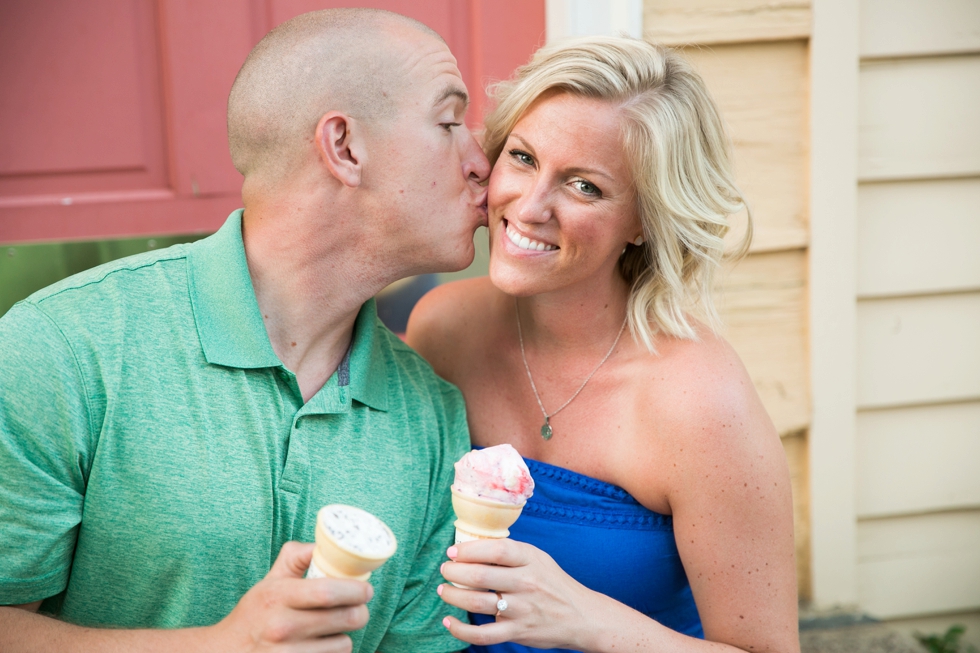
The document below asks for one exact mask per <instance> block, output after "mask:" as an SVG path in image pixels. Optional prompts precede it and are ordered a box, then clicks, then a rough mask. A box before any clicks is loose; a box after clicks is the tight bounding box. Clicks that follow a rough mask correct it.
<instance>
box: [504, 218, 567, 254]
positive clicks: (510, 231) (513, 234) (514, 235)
mask: <svg viewBox="0 0 980 653" xmlns="http://www.w3.org/2000/svg"><path fill="white" fill-rule="evenodd" d="M504 224H505V230H506V234H507V238H509V239H510V242H512V243H514V244H515V245H517V246H518V247H520V248H521V249H526V250H529V251H538V252H551V251H554V250H556V249H558V246H557V245H549V244H548V243H543V242H541V241H539V240H534V239H532V238H528V237H527V236H522V235H521V234H519V233H518V232H517V230H516V229H514V227H512V226H511V224H510V223H509V222H507V221H506V220H504Z"/></svg>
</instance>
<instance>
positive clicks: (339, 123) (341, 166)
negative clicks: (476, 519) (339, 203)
mask: <svg viewBox="0 0 980 653" xmlns="http://www.w3.org/2000/svg"><path fill="white" fill-rule="evenodd" d="M316 149H317V153H318V154H319V155H320V160H321V161H323V164H324V165H325V166H326V167H327V170H329V171H330V174H332V175H333V176H334V177H336V178H337V180H338V181H340V183H342V184H344V185H345V186H349V187H351V188H354V187H356V186H359V185H360V184H361V166H362V164H363V163H364V148H363V135H362V133H361V130H360V129H359V125H358V124H357V122H356V121H355V120H354V119H352V118H351V117H350V116H347V115H344V114H342V113H340V112H339V111H331V112H330V113H325V114H323V116H321V117H320V121H319V122H318V123H317V125H316Z"/></svg>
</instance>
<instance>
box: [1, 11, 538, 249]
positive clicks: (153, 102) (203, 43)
mask: <svg viewBox="0 0 980 653" xmlns="http://www.w3.org/2000/svg"><path fill="white" fill-rule="evenodd" d="M339 6H348V7H349V6H371V7H378V8H383V9H389V10H392V11H396V12H399V13H402V14H405V15H407V16H411V17H413V18H416V19H418V20H421V21H422V22H424V23H426V24H427V25H429V26H430V27H432V28H433V29H435V30H436V31H437V32H439V34H441V35H442V36H443V38H445V39H446V42H447V43H448V44H449V47H450V48H451V49H452V50H453V52H454V53H455V54H456V57H457V59H458V60H459V67H460V70H461V72H462V73H463V78H464V80H465V82H466V84H467V86H468V87H469V89H470V92H471V94H472V95H473V96H474V101H473V104H472V107H471V109H470V114H469V117H468V119H469V122H470V124H476V123H478V122H479V119H480V117H481V116H482V113H483V109H484V108H485V98H484V96H483V94H482V92H479V91H480V89H482V88H483V87H484V86H485V85H486V83H487V82H488V81H490V80H493V79H501V78H504V77H507V76H509V75H510V73H511V72H512V71H513V69H514V68H515V67H516V66H518V65H520V64H521V63H523V62H525V61H526V60H527V59H528V57H529V56H530V54H531V52H533V51H534V49H535V48H536V47H537V46H538V45H540V44H541V43H543V41H544V21H545V16H544V0H425V1H420V0H374V1H360V2H359V1H356V0H355V1H351V0H347V1H344V0H339V1H337V0H157V1H156V2H154V1H153V0H86V1H85V2H68V1H66V0H4V1H3V2H2V3H0V243H14V242H23V241H38V240H68V239H95V238H99V239H102V238H111V237H120V236H136V235H149V234H153V235H163V234H177V233H193V232H202V231H213V230H214V229H216V228H217V227H218V226H220V225H221V223H222V222H223V220H224V218H225V217H226V216H227V215H228V213H230V212H231V211H232V210H233V209H235V208H237V207H238V206H240V204H241V200H240V196H239V191H240V188H241V176H240V175H239V174H238V172H237V171H236V170H235V169H234V167H233V166H232V165H231V159H230V157H229V155H228V145H227V132H226V128H225V106H226V102H227V98H228V92H229V90H230V89H231V84H232V81H233V80H234V78H235V74H236V73H237V72H238V68H239V67H240V66H241V64H242V62H243V61H244V60H245V56H246V55H247V54H248V51H249V50H250V49H251V48H252V46H253V45H254V44H255V43H256V42H258V40H259V39H260V38H261V37H262V35H263V34H265V33H266V32H267V31H268V30H270V29H271V28H272V27H274V26H276V25H278V24H279V23H281V22H283V21H285V20H288V19H289V18H292V17H293V16H295V15H297V14H300V13H303V12H306V11H311V10H313V9H322V8H327V7H339Z"/></svg>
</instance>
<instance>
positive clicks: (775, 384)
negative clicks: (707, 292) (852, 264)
mask: <svg viewBox="0 0 980 653" xmlns="http://www.w3.org/2000/svg"><path fill="white" fill-rule="evenodd" d="M719 281H720V286H721V288H720V293H719V297H718V299H719V309H720V312H721V316H722V319H723V320H724V322H725V331H724V334H725V337H726V338H727V339H728V341H729V342H731V343H732V346H733V347H734V348H735V350H736V351H737V352H738V353H739V356H741V357H742V360H743V361H744V362H745V366H746V368H747V369H748V371H749V374H750V376H751V377H752V381H753V382H754V383H755V387H756V390H758V391H759V395H760V396H761V397H762V401H763V403H764V404H765V406H766V410H767V411H768V412H769V415H770V417H772V420H773V422H774V423H775V424H776V429H777V430H778V431H779V433H781V434H786V433H796V432H798V431H800V430H802V429H805V428H806V427H807V426H809V419H810V405H809V400H808V397H809V391H808V387H807V376H806V371H807V360H806V313H805V307H806V255H805V253H804V252H803V251H802V250H790V251H785V252H774V253H769V254H754V255H751V256H749V257H747V258H745V259H743V260H742V261H740V262H739V263H738V264H737V265H736V266H735V267H734V269H732V270H730V271H727V272H725V273H724V274H722V275H721V278H720V280H719Z"/></svg>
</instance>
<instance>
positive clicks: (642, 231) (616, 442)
mask: <svg viewBox="0 0 980 653" xmlns="http://www.w3.org/2000/svg"><path fill="white" fill-rule="evenodd" d="M484 147H485V149H486V151H487V154H488V157H489V158H490V161H491V163H492V164H493V172H492V174H491V177H490V183H489V200H488V201H489V222H490V224H489V231H490V250H491V256H490V276H489V278H482V279H473V280H468V281H462V282H458V283H453V284H448V285H445V286H441V287H439V288H437V289H435V290H434V291H432V292H431V293H430V294H428V295H427V296H426V297H425V298H423V300H422V301H421V302H420V303H419V305H418V306H417V308H416V309H415V312H414V313H413V315H412V318H411V320H410V322H409V325H408V340H409V342H410V344H412V345H413V346H414V347H415V348H416V349H418V351H419V352H421V353H422V355H423V356H425V357H426V358H427V359H428V360H429V361H430V362H431V363H432V365H433V367H434V368H435V369H436V371H437V372H438V373H439V374H440V375H442V376H443V377H445V378H446V379H448V380H450V381H452V382H453V383H455V384H456V385H457V386H459V387H460V389H461V390H462V391H463V394H464V396H465V398H466V402H467V406H468V411H469V424H470V431H471V436H472V438H473V444H474V446H479V447H485V446H491V445H496V444H501V443H504V442H507V443H510V444H512V445H513V446H515V447H516V448H517V450H518V451H520V453H521V454H523V455H524V457H525V458H526V459H528V464H529V466H530V468H531V472H532V475H533V476H534V480H535V483H536V488H535V494H534V496H533V497H532V499H531V500H530V501H529V503H528V505H527V506H526V507H525V509H524V512H523V515H522V516H521V518H520V519H519V520H518V522H517V524H515V525H514V527H513V528H512V529H511V533H512V535H511V539H506V540H502V541H477V542H468V543H462V544H459V545H457V546H454V547H452V548H450V549H449V551H448V555H449V558H450V559H451V560H450V561H447V562H446V563H445V564H444V565H443V576H444V577H445V578H446V580H447V581H454V582H457V583H460V584H463V585H468V586H471V587H483V588H489V589H491V590H493V591H492V592H481V591H473V590H465V589H460V588H457V587H454V586H453V585H451V584H449V583H446V584H443V585H442V586H441V587H440V588H439V593H440V595H441V596H442V598H443V600H444V601H446V602H447V603H449V604H451V605H454V606H458V607H461V608H464V609H466V610H468V611H469V612H470V613H471V617H472V620H473V624H465V623H462V622H460V621H458V620H456V619H454V618H450V617H447V618H446V620H445V621H444V624H445V625H446V627H447V628H448V629H449V630H450V631H451V632H452V634H453V635H455V636H456V637H458V638H460V639H462V640H464V641H466V642H470V643H472V644H474V646H473V649H472V650H474V651H494V652H502V651H527V650H537V649H558V650H578V651H708V650H711V651H736V650H744V651H752V652H753V653H760V652H762V651H781V652H793V651H798V650H799V642H798V635H797V608H796V578H795V567H794V546H793V525H792V507H791V498H790V486H789V474H788V470H787V466H786V462H785V458H784V456H783V451H782V448H781V446H780V442H779V438H778V436H777V434H776V432H775V429H774V427H773V425H772V422H771V421H770V419H769V417H768V416H767V415H766V412H765V409H764V408H763V406H762V404H761V403H760V401H759V398H758V396H757V395H756V392H755V390H754V389H753V386H752V382H751V380H750V379H749V377H748V375H747V374H746V372H745V369H744V367H743V366H742V363H741V362H740V361H739V359H738V356H737V355H736V354H735V352H734V351H732V349H731V347H730V346H729V345H728V344H727V343H726V342H725V341H724V340H723V339H722V338H721V337H720V336H719V335H718V334H717V333H716V332H715V330H714V328H715V325H716V324H717V319H716V317H715V311H714V308H713V305H712V300H711V287H712V275H713V273H714V271H715V269H716V268H717V266H718V263H719V261H720V260H721V259H722V256H723V248H724V246H723V241H722V238H723V236H724V234H725V232H726V231H727V230H728V222H727V219H728V217H729V216H730V215H732V214H734V213H737V212H740V211H743V210H744V209H745V205H744V203H743V200H742V198H741V196H740V194H739V191H738V189H737V188H736V187H735V184H734V183H733V180H732V170H731V161H730V155H729V151H728V142H727V139H726V137H725V134H724V129H723V124H722V121H721V119H720V118H719V115H718V111H717V109H716V108H715V106H714V103H713V101H712V100H711V98H710V96H709V94H708V93H707V91H706V90H705V88H704V84H703V82H702V81H701V79H700V78H699V77H698V75H697V74H696V73H695V72H694V71H693V70H692V68H691V67H690V66H689V65H688V64H687V63H686V62H685V61H684V60H683V59H682V58H681V57H680V56H679V55H678V54H676V53H675V52H673V51H670V50H666V49H663V48H660V47H656V46H654V45H651V44H648V43H646V42H643V41H639V40H631V39H624V38H589V39H582V40H578V41H573V42H569V43H566V44H561V45H558V46H551V47H547V48H544V49H542V50H540V51H539V52H538V53H537V54H536V55H535V57H534V58H533V60H532V61H531V63H530V64H528V65H527V66H525V67H523V68H521V69H520V70H519V71H518V73H517V75H516V77H515V78H514V79H513V80H511V81H510V82H507V83H505V84H502V85H500V86H498V88H497V89H496V108H495V110H494V111H493V112H492V113H491V115H490V116H489V117H488V119H487V124H486V139H485V143H484ZM532 647H533V648H532Z"/></svg>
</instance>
